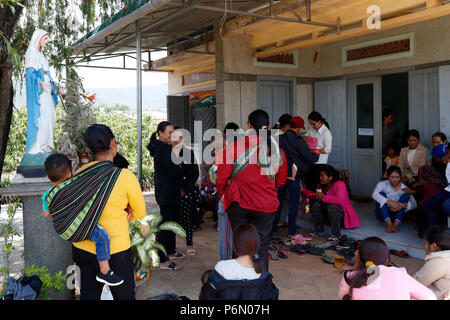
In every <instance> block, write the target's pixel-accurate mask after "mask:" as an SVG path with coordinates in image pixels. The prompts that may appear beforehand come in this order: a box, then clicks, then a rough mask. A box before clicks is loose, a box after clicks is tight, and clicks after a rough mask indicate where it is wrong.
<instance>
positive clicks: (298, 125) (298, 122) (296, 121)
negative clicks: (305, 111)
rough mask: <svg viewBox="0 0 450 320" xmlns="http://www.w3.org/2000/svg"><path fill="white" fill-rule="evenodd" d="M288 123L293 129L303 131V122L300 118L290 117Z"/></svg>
mask: <svg viewBox="0 0 450 320" xmlns="http://www.w3.org/2000/svg"><path fill="white" fill-rule="evenodd" d="M290 123H291V124H293V126H295V128H300V129H305V120H303V118H302V117H300V116H295V117H292V119H291V121H290Z"/></svg>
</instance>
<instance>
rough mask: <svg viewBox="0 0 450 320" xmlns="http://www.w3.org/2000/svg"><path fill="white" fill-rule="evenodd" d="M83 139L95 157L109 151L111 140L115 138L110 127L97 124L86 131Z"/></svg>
mask: <svg viewBox="0 0 450 320" xmlns="http://www.w3.org/2000/svg"><path fill="white" fill-rule="evenodd" d="M83 138H84V141H85V142H86V144H87V146H88V148H89V149H90V150H91V151H92V153H93V154H94V155H95V154H96V153H97V152H104V151H108V150H109V149H110V145H111V140H112V139H114V138H115V137H114V134H113V133H112V131H111V129H110V128H109V127H108V126H105V125H104V124H98V123H96V124H93V125H91V126H90V127H88V128H87V129H86V131H85V132H84V134H83Z"/></svg>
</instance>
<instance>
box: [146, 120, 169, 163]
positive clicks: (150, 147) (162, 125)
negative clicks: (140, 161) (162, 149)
mask: <svg viewBox="0 0 450 320" xmlns="http://www.w3.org/2000/svg"><path fill="white" fill-rule="evenodd" d="M168 126H173V124H172V123H171V122H169V121H161V122H160V123H158V127H157V128H156V131H155V132H153V133H152V136H151V137H150V142H149V143H148V145H147V149H148V150H149V151H150V155H151V156H154V155H153V154H152V153H153V151H152V150H154V148H153V146H154V145H155V143H156V135H158V136H159V133H160V132H164V131H165V130H166V128H167V127H168Z"/></svg>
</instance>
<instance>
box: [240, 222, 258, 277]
mask: <svg viewBox="0 0 450 320" xmlns="http://www.w3.org/2000/svg"><path fill="white" fill-rule="evenodd" d="M260 246H261V239H260V237H259V233H258V230H256V228H255V226H254V225H252V224H247V223H246V224H239V225H237V226H236V228H235V229H234V230H233V247H234V251H235V252H236V254H237V255H238V256H243V255H249V256H251V257H252V260H253V264H254V266H255V272H256V273H262V272H263V271H264V269H265V266H264V263H263V261H262V259H261V257H260V256H259V255H258V251H259V247H260Z"/></svg>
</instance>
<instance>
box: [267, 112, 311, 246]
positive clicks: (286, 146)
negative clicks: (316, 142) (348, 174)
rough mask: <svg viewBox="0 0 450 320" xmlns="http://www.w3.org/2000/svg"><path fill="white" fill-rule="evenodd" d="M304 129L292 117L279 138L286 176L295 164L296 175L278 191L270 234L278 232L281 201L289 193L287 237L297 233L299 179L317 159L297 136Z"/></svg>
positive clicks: (299, 122)
mask: <svg viewBox="0 0 450 320" xmlns="http://www.w3.org/2000/svg"><path fill="white" fill-rule="evenodd" d="M302 129H305V121H304V120H303V118H302V117H300V116H295V117H292V119H291V121H290V122H289V129H288V130H287V131H286V132H285V133H284V134H282V135H280V136H279V139H280V148H281V149H283V151H284V153H285V155H286V161H287V167H288V176H289V177H290V176H291V175H292V167H293V165H294V164H295V166H296V167H297V173H296V174H295V178H294V180H290V179H289V180H287V181H286V185H284V186H283V187H281V188H280V189H278V200H279V201H280V205H279V207H278V211H277V214H276V215H275V219H274V222H273V228H272V232H278V222H279V220H280V216H281V210H282V209H283V199H284V197H285V195H286V192H288V193H289V218H288V232H289V236H291V237H294V236H295V234H296V233H297V224H296V220H297V213H298V204H299V202H300V191H301V179H303V178H304V177H306V175H307V174H308V173H309V171H310V170H311V168H312V165H313V164H314V163H315V162H317V160H318V159H319V155H318V154H314V153H312V152H311V151H310V149H309V148H308V145H307V144H306V142H305V140H304V139H303V138H302V137H301V136H300V135H299V133H300V131H301V130H302Z"/></svg>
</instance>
